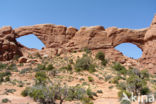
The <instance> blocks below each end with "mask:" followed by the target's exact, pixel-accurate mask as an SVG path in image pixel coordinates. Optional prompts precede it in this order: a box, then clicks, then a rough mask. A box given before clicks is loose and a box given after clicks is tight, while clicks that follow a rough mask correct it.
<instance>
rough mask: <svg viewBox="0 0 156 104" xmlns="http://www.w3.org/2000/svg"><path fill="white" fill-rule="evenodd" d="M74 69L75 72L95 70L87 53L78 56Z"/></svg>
mask: <svg viewBox="0 0 156 104" xmlns="http://www.w3.org/2000/svg"><path fill="white" fill-rule="evenodd" d="M75 70H76V71H77V72H79V71H83V70H88V71H89V72H95V71H96V69H95V65H94V64H93V63H92V60H91V58H90V57H89V56H88V55H83V57H81V58H78V59H77V60H76V63H75Z"/></svg>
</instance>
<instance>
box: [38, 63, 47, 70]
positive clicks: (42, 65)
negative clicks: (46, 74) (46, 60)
mask: <svg viewBox="0 0 156 104" xmlns="http://www.w3.org/2000/svg"><path fill="white" fill-rule="evenodd" d="M37 68H38V70H45V68H46V65H44V64H38V65H37Z"/></svg>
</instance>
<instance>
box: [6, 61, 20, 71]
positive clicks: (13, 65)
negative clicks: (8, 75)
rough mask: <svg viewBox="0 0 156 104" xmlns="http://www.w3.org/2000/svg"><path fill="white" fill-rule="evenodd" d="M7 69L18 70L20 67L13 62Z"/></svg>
mask: <svg viewBox="0 0 156 104" xmlns="http://www.w3.org/2000/svg"><path fill="white" fill-rule="evenodd" d="M7 70H13V71H17V70H18V68H17V66H16V64H14V63H12V64H10V65H9V66H8V67H7Z"/></svg>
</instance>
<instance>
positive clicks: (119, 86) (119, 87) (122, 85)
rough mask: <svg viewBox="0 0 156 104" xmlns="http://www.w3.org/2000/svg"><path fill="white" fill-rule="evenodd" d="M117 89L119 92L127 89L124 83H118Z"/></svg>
mask: <svg viewBox="0 0 156 104" xmlns="http://www.w3.org/2000/svg"><path fill="white" fill-rule="evenodd" d="M117 88H118V89H120V90H126V89H127V86H126V82H120V83H118V84H117Z"/></svg>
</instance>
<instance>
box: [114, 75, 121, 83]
mask: <svg viewBox="0 0 156 104" xmlns="http://www.w3.org/2000/svg"><path fill="white" fill-rule="evenodd" d="M119 80H120V76H116V77H114V78H113V79H112V83H114V84H118V83H119Z"/></svg>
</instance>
